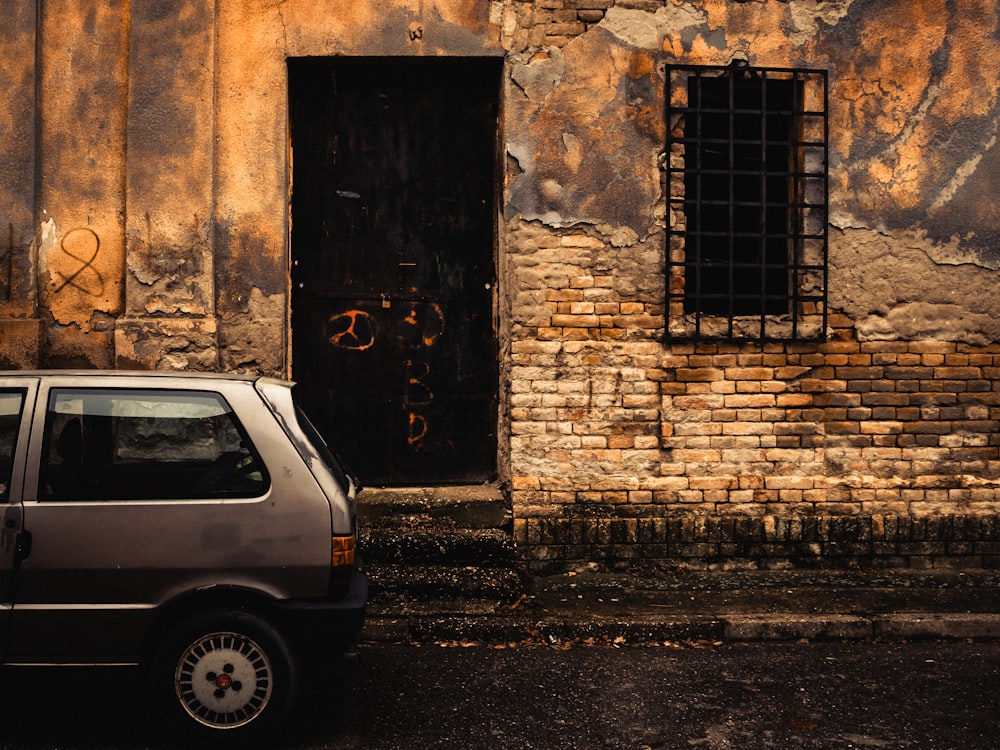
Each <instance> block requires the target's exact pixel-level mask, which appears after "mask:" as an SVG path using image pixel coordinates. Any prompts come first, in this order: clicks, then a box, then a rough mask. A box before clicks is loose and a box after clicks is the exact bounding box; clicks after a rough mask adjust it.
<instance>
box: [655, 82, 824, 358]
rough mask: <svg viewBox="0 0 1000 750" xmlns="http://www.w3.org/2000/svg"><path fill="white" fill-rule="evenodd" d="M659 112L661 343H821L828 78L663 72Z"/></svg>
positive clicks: (822, 336) (822, 327) (822, 335)
mask: <svg viewBox="0 0 1000 750" xmlns="http://www.w3.org/2000/svg"><path fill="white" fill-rule="evenodd" d="M692 100H693V101H692ZM666 110H667V112H666V114H667V124H668V148H667V164H666V172H667V194H668V215H669V217H670V226H669V227H668V232H667V235H668V238H667V243H668V247H667V310H666V312H667V326H666V332H665V336H666V338H667V339H702V340H783V339H822V338H825V334H826V325H827V315H828V311H827V300H826V295H827V291H826V290H827V284H828V270H827V243H828V240H829V236H828V232H829V229H828V222H827V215H828V206H827V193H828V177H827V171H826V164H827V155H828V154H827V148H828V147H827V142H828V135H829V124H828V122H827V118H826V112H827V77H826V73H825V71H816V70H792V69H779V68H771V69H762V68H751V67H748V66H729V67H701V66H670V67H669V69H668V91H667V97H666ZM713 123H715V124H713ZM820 126H821V127H820ZM723 154H724V158H722V155H723ZM753 185H755V187H752V186H753ZM720 187H721V192H720ZM720 209H721V211H722V213H720ZM751 215H755V218H754V219H749V218H748V217H750V216H751ZM720 224H721V226H719V225H720ZM720 245H721V246H722V247H720ZM722 263H724V264H725V266H726V267H725V268H724V269H722V268H719V266H720V265H721V264H722ZM720 271H721V272H722V273H720ZM807 323H808V325H806V324H807Z"/></svg>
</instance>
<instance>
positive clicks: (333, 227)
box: [289, 58, 500, 485]
mask: <svg viewBox="0 0 1000 750" xmlns="http://www.w3.org/2000/svg"><path fill="white" fill-rule="evenodd" d="M499 83H500V62H499V61H498V60H493V59H468V58H465V59H447V58H445V59H441V58H404V59H400V58H388V59H387V58H379V59H374V58H372V59H368V58H348V59H323V60H317V59H308V60H292V61H290V62H289V93H290V96H289V108H290V117H291V128H292V154H293V173H292V180H293V182H292V235H291V236H292V377H294V378H295V380H297V381H298V382H299V384H300V389H301V392H302V394H303V396H304V398H305V402H306V404H307V408H308V409H309V411H310V412H311V413H312V415H313V417H314V419H315V421H316V422H317V426H318V427H319V429H320V430H321V432H323V433H324V434H325V436H326V437H327V439H328V440H329V441H330V442H331V445H333V446H334V448H335V449H336V450H338V451H339V452H340V453H341V454H342V455H343V456H344V458H345V459H346V460H347V462H348V463H349V464H350V465H351V466H352V468H353V469H354V470H355V471H356V472H357V474H358V475H359V476H360V478H361V479H362V481H364V482H367V483H372V484H388V485H402V484H415V483H453V482H481V481H487V480H490V479H492V478H493V477H494V476H495V469H496V450H497V442H496V424H497V415H496V402H497V399H496V392H497V371H498V368H497V346H496V336H495V330H494V325H493V309H494V302H493V299H494V290H495V262H494V245H495V242H494V237H495V227H496V213H495V205H496V200H495V190H496V174H497V169H496V164H497V144H498V133H497V127H498V126H497V123H498V108H499Z"/></svg>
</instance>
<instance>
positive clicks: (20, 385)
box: [0, 377, 37, 663]
mask: <svg viewBox="0 0 1000 750" xmlns="http://www.w3.org/2000/svg"><path fill="white" fill-rule="evenodd" d="M36 384H37V380H36V379H33V378H21V377H17V378H9V377H8V378H4V377H0V663H3V661H4V658H5V656H6V653H5V652H6V646H7V636H8V633H9V629H10V616H11V609H12V607H13V604H14V592H15V585H16V574H17V567H18V563H19V554H21V553H23V552H24V551H26V550H27V544H28V539H27V538H26V537H25V536H24V534H23V531H24V529H23V525H22V521H23V512H22V507H21V488H22V487H23V484H24V456H25V452H26V450H27V444H28V431H29V428H30V422H31V420H30V411H31V410H30V408H26V407H27V406H30V405H31V404H32V403H33V402H34V394H35V389H36Z"/></svg>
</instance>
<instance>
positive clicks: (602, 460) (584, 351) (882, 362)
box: [511, 240, 1000, 565]
mask: <svg viewBox="0 0 1000 750" xmlns="http://www.w3.org/2000/svg"><path fill="white" fill-rule="evenodd" d="M576 244H581V241H580V240H577V242H576ZM541 296H542V298H543V302H542V304H541V305H530V304H529V305H526V307H525V308H524V310H522V315H521V316H522V318H523V320H524V322H525V324H524V325H523V326H522V327H520V329H519V331H520V333H521V335H522V336H523V339H521V340H516V341H515V342H514V343H513V345H512V349H513V354H512V359H513V361H514V363H515V365H514V367H513V369H512V371H511V391H512V395H511V417H512V425H511V433H512V452H513V463H514V466H515V471H516V474H515V476H514V478H513V487H514V493H513V496H514V509H515V515H516V521H515V528H516V538H517V541H518V543H519V545H521V549H522V550H523V551H524V554H525V555H526V557H527V558H529V559H530V560H533V561H535V562H538V563H545V562H550V563H551V562H565V561H573V560H592V559H598V560H604V561H634V560H637V559H639V560H647V561H655V562H660V563H663V562H668V563H669V562H674V563H676V562H679V561H685V562H686V563H687V564H691V562H692V561H693V560H694V559H700V560H702V562H705V561H711V560H717V561H718V560H728V561H729V562H730V563H734V564H738V563H740V561H741V560H742V563H747V562H748V561H750V560H761V561H763V562H764V563H765V564H782V563H789V562H794V563H796V564H808V563H810V562H811V563H813V564H818V562H819V561H820V560H821V559H822V560H823V561H824V562H825V563H829V564H837V563H839V562H843V561H844V558H845V557H846V558H851V559H852V560H855V561H856V562H862V561H867V562H868V563H871V562H872V560H874V559H877V560H880V561H881V563H882V564H893V565H898V564H907V565H929V564H940V561H938V560H937V558H939V557H941V556H950V557H955V556H957V557H956V558H955V559H952V560H951V561H950V562H949V563H948V564H957V563H959V560H958V558H961V562H963V563H969V562H970V561H972V562H974V563H976V564H989V563H990V562H991V561H993V560H994V556H995V555H996V554H997V553H998V552H1000V548H998V547H997V545H996V537H995V534H994V531H993V526H992V525H990V523H989V519H990V518H992V514H994V513H995V510H996V507H997V502H998V501H1000V345H996V344H995V345H991V346H971V345H967V344H960V343H955V342H943V341H941V342H939V341H921V342H899V341H896V342H885V341H869V342H859V341H857V340H855V339H854V337H853V329H852V327H851V321H850V320H848V319H846V318H844V317H843V316H833V319H832V322H833V323H834V325H835V326H836V325H840V326H842V327H841V328H836V327H834V328H833V330H832V336H831V338H830V340H829V341H827V342H824V343H787V344H785V343H769V344H764V345H757V344H670V345H664V344H661V343H660V342H659V341H658V337H659V335H660V334H661V333H662V320H663V319H662V308H657V306H656V305H653V304H644V303H641V302H626V301H616V299H615V298H616V296H617V295H616V294H615V293H614V291H613V289H611V288H610V287H609V286H607V285H602V279H601V277H599V276H585V275H579V276H575V277H571V278H570V281H569V284H568V285H567V288H565V289H560V290H549V291H546V292H543V294H542V295H541ZM523 298H530V295H524V296H523ZM515 317H517V315H515ZM518 470H519V471H518ZM928 517H931V519H932V520H930V521H928V520H927V518H928ZM977 517H986V518H985V520H983V519H982V518H977ZM917 519H919V520H917ZM928 523H929V525H928Z"/></svg>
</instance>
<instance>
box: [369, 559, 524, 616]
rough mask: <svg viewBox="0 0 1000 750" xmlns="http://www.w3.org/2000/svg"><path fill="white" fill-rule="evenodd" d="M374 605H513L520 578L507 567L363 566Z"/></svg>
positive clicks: (384, 564) (521, 588) (519, 591)
mask: <svg viewBox="0 0 1000 750" xmlns="http://www.w3.org/2000/svg"><path fill="white" fill-rule="evenodd" d="M366 567H367V570H368V585H369V594H370V596H371V599H372V602H373V605H375V604H377V605H378V606H381V607H386V606H390V605H391V604H394V603H399V602H413V601H424V602H430V601H436V600H440V599H444V600H455V601H467V600H485V601H494V602H496V601H515V600H516V599H517V598H518V597H519V596H520V595H521V593H522V591H523V587H522V582H521V578H520V576H519V575H518V574H517V572H516V571H515V570H514V569H513V568H509V567H482V566H476V565H464V566H454V565H413V564H408V565H393V564H391V563H389V564H387V563H377V562H376V563H366Z"/></svg>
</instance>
